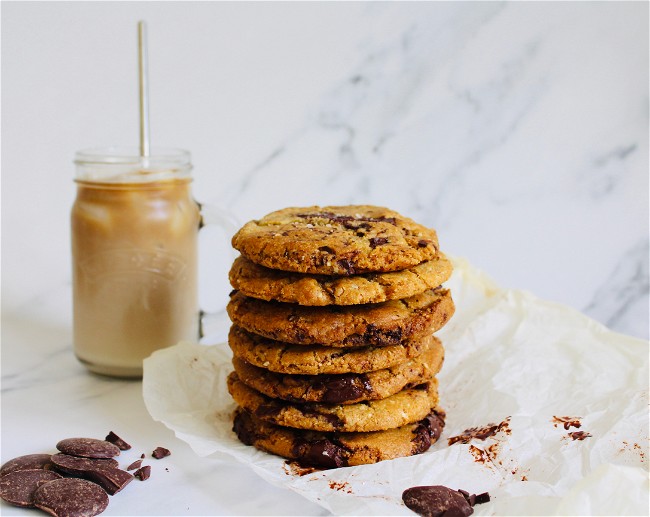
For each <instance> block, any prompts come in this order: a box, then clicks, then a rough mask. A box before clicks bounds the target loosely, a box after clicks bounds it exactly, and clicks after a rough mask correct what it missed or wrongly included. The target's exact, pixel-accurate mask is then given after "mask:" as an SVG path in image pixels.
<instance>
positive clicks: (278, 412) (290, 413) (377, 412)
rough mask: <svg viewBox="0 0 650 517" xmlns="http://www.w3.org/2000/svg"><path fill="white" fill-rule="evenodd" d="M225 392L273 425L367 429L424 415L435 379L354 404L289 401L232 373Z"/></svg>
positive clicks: (432, 402)
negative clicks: (276, 396)
mask: <svg viewBox="0 0 650 517" xmlns="http://www.w3.org/2000/svg"><path fill="white" fill-rule="evenodd" d="M228 391H229V392H230V394H231V395H232V398H233V399H234V400H235V402H237V404H239V406H240V407H242V408H244V409H245V410H247V411H248V412H249V413H251V414H253V415H255V416H256V417H257V418H259V419H261V420H264V421H267V422H271V423H273V424H277V425H281V426H285V427H296V428H298V429H310V430H312V431H341V432H367V431H382V430H385V429H393V428H395V427H401V426H403V425H406V424H410V423H412V422H415V421H417V420H420V419H422V418H424V417H425V416H426V415H428V414H429V412H430V411H431V410H432V409H433V408H434V407H435V406H436V405H437V403H438V382H437V381H436V379H431V380H429V381H427V382H424V383H422V384H419V385H418V386H415V387H413V388H405V389H403V390H402V391H399V392H398V393H396V394H395V395H391V396H390V397H386V398H385V399H381V400H373V401H370V402H362V403H358V404H292V403H290V402H286V401H282V400H278V399H272V398H270V397H267V396H266V395H263V394H262V393H260V392H259V391H256V390H254V389H253V388H249V387H248V386H247V385H246V384H244V383H243V382H241V381H240V380H239V377H238V376H237V373H236V372H231V373H230V375H229V376H228Z"/></svg>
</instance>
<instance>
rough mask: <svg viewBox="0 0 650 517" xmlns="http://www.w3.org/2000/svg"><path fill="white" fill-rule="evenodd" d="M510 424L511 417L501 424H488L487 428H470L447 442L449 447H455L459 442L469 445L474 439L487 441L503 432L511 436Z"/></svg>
mask: <svg viewBox="0 0 650 517" xmlns="http://www.w3.org/2000/svg"><path fill="white" fill-rule="evenodd" d="M509 422H510V417H508V418H506V419H505V420H504V421H503V422H501V423H499V424H488V425H487V426H485V427H470V428H469V429H465V430H464V431H463V432H462V433H461V434H460V435H458V436H452V437H451V438H449V439H448V440H447V443H448V444H449V445H453V444H455V443H457V442H460V443H469V442H471V441H472V440H473V439H474V438H477V439H479V440H486V439H488V438H489V437H490V436H494V435H495V434H497V433H499V432H501V431H503V432H505V433H507V434H510V428H509V426H508V423H509Z"/></svg>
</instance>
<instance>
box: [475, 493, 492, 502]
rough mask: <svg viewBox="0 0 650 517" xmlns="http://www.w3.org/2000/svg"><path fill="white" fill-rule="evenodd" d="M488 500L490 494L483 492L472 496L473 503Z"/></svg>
mask: <svg viewBox="0 0 650 517" xmlns="http://www.w3.org/2000/svg"><path fill="white" fill-rule="evenodd" d="M489 502H490V494H488V493H487V492H483V493H482V494H476V495H475V496H474V504H484V503H489Z"/></svg>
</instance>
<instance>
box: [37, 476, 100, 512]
mask: <svg viewBox="0 0 650 517" xmlns="http://www.w3.org/2000/svg"><path fill="white" fill-rule="evenodd" d="M34 506H36V508H40V509H41V510H43V511H45V512H47V513H49V514H50V515H54V516H56V517H92V516H93V515H98V514H100V513H102V512H103V511H104V510H105V509H106V507H107V506H108V495H107V494H106V492H104V490H103V489H102V487H100V486H99V485H96V484H95V483H92V482H90V481H86V480H85V479H77V478H62V479H57V480H55V481H50V482H49V483H45V484H44V485H41V486H40V487H39V488H38V489H36V492H34Z"/></svg>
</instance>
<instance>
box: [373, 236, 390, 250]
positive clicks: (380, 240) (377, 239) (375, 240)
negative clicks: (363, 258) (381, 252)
mask: <svg viewBox="0 0 650 517" xmlns="http://www.w3.org/2000/svg"><path fill="white" fill-rule="evenodd" d="M387 242H388V239H387V238H386V237H371V238H370V247H371V248H372V249H373V250H374V249H375V248H376V247H377V246H382V245H384V244H386V243H387Z"/></svg>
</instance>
